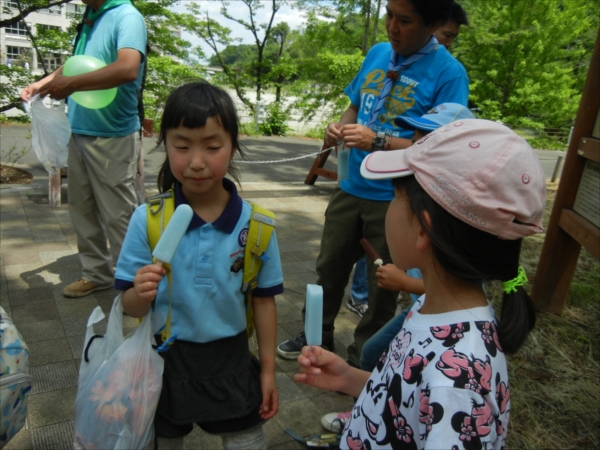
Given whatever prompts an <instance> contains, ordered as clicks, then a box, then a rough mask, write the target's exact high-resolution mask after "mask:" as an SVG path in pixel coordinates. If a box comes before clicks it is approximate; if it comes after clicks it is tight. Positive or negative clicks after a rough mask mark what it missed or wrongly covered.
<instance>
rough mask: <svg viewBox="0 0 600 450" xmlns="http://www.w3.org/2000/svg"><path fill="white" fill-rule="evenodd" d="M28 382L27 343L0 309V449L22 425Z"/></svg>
mask: <svg viewBox="0 0 600 450" xmlns="http://www.w3.org/2000/svg"><path fill="white" fill-rule="evenodd" d="M31 382H32V378H31V375H29V349H28V348H27V344H25V342H23V338H22V337H21V334H20V333H19V330H17V328H16V327H15V325H14V324H13V322H12V320H11V319H10V317H8V316H7V315H6V311H4V309H2V307H0V448H3V447H4V446H5V445H6V444H7V443H8V441H10V440H11V439H12V437H13V436H14V435H15V434H17V433H18V432H19V430H20V429H21V428H23V425H25V419H26V417H27V396H26V395H25V394H27V393H28V392H29V391H30V390H31Z"/></svg>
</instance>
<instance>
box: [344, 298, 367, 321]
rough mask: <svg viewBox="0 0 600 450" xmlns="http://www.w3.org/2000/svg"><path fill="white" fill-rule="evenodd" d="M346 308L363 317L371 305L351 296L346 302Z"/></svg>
mask: <svg viewBox="0 0 600 450" xmlns="http://www.w3.org/2000/svg"><path fill="white" fill-rule="evenodd" d="M346 308H348V309H349V310H350V311H352V312H355V313H356V314H358V315H359V316H360V317H362V316H364V314H365V313H366V312H367V309H368V308H369V305H367V304H366V303H360V302H357V301H356V300H354V299H353V298H352V296H350V298H349V299H348V301H347V302H346Z"/></svg>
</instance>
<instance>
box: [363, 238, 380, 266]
mask: <svg viewBox="0 0 600 450" xmlns="http://www.w3.org/2000/svg"><path fill="white" fill-rule="evenodd" d="M360 245H361V246H362V248H364V249H365V253H366V254H367V256H368V257H369V259H370V260H371V261H373V264H375V265H376V266H379V267H381V266H383V260H382V259H381V256H379V254H378V253H377V252H376V251H375V249H374V248H373V246H372V245H371V243H370V242H369V241H367V240H366V239H365V238H362V239H361V240H360Z"/></svg>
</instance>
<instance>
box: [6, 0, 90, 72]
mask: <svg viewBox="0 0 600 450" xmlns="http://www.w3.org/2000/svg"><path fill="white" fill-rule="evenodd" d="M0 1H2V3H3V6H4V7H8V8H10V10H11V11H12V12H13V14H12V15H11V16H14V15H17V14H18V12H19V8H18V6H17V2H16V1H15V0H0ZM84 10H85V5H83V4H82V3H81V1H79V0H74V1H73V2H71V3H67V4H64V5H60V6H53V7H51V8H48V9H40V10H39V11H37V12H34V13H31V14H29V15H28V16H27V17H25V23H26V24H27V26H28V27H29V29H30V30H31V32H32V34H33V35H34V36H35V34H36V30H37V28H38V27H44V28H48V29H56V30H59V29H60V30H62V31H67V29H68V27H69V25H70V24H71V20H72V18H73V17H81V15H82V14H83V11H84ZM11 16H8V15H7V14H2V18H3V19H6V18H8V17H11ZM67 56H68V55H63V54H60V53H51V54H47V55H45V58H44V62H45V64H46V70H48V72H53V71H54V70H56V69H57V68H58V67H60V66H61V65H62V64H63V63H64V61H65V59H66V57H67ZM0 60H1V61H0V63H1V64H8V62H9V60H10V62H11V64H12V65H13V66H14V65H15V64H17V65H20V66H21V67H25V61H27V62H28V63H29V67H30V69H31V71H32V72H33V73H43V70H42V62H41V61H38V56H37V54H36V52H35V49H33V48H32V45H31V42H30V40H29V38H28V37H27V30H26V29H25V24H24V23H23V21H20V22H18V23H16V24H14V25H10V26H8V27H6V28H0Z"/></svg>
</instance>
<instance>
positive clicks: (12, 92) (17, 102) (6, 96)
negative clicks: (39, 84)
mask: <svg viewBox="0 0 600 450" xmlns="http://www.w3.org/2000/svg"><path fill="white" fill-rule="evenodd" d="M0 79H2V83H0V112H3V111H8V110H9V109H12V108H19V109H20V110H23V106H22V105H21V88H22V86H27V85H28V84H29V83H32V82H33V81H34V78H33V75H31V72H29V71H28V70H25V69H24V68H22V67H16V66H13V67H7V66H6V65H5V64H2V65H0Z"/></svg>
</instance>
